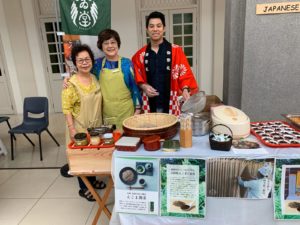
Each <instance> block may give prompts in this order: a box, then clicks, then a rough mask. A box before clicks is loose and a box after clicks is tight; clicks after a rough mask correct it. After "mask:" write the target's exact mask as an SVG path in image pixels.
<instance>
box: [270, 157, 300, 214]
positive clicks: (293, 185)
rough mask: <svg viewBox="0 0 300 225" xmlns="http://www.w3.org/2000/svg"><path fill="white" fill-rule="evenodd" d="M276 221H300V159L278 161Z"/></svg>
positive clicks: (276, 172)
mask: <svg viewBox="0 0 300 225" xmlns="http://www.w3.org/2000/svg"><path fill="white" fill-rule="evenodd" d="M274 209H275V219H280V220H295V219H300V159H277V160H276V171H275V187H274Z"/></svg>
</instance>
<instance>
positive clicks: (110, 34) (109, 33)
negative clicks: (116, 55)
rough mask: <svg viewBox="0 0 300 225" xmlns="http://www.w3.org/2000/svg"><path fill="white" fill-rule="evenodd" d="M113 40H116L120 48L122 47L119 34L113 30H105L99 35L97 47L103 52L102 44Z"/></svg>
mask: <svg viewBox="0 0 300 225" xmlns="http://www.w3.org/2000/svg"><path fill="white" fill-rule="evenodd" d="M111 38H114V39H116V41H117V43H118V48H120V46H121V39H120V35H119V34H118V32H117V31H115V30H112V29H105V30H102V31H101V32H100V33H99V34H98V41H97V47H98V48H99V49H100V50H101V51H102V44H103V42H104V41H107V40H109V39H111Z"/></svg>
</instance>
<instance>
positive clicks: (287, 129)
mask: <svg viewBox="0 0 300 225" xmlns="http://www.w3.org/2000/svg"><path fill="white" fill-rule="evenodd" d="M251 132H252V133H253V134H254V135H255V136H257V137H258V138H260V139H261V141H262V142H263V143H264V144H266V145H269V146H271V147H284V146H291V145H292V146H294V147H298V146H299V147H300V145H299V144H300V135H299V133H300V132H299V131H298V130H296V129H294V128H293V127H291V126H290V125H288V124H287V123H285V122H283V121H266V122H257V123H251Z"/></svg>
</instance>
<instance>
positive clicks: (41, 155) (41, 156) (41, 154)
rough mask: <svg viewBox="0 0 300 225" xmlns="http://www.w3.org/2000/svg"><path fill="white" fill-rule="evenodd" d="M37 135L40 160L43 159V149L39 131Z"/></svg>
mask: <svg viewBox="0 0 300 225" xmlns="http://www.w3.org/2000/svg"><path fill="white" fill-rule="evenodd" d="M38 135H39V144H40V160H41V161H43V150H42V142H41V133H39V134H38Z"/></svg>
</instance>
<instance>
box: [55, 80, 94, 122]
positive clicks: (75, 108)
mask: <svg viewBox="0 0 300 225" xmlns="http://www.w3.org/2000/svg"><path fill="white" fill-rule="evenodd" d="M70 80H72V82H73V83H76V84H77V86H78V87H79V88H80V89H81V91H82V92H83V93H85V94H88V93H90V92H93V91H94V90H95V89H96V84H95V80H96V79H92V83H91V84H90V85H88V86H85V85H82V84H81V83H80V82H79V81H78V79H77V76H76V75H73V76H72V77H71V78H70ZM96 82H98V81H96ZM68 85H69V86H68V88H66V89H63V90H62V94H61V98H62V99H61V100H62V101H61V102H62V111H63V113H64V114H70V113H71V114H72V116H73V117H76V116H77V115H78V114H79V111H80V95H79V93H78V92H77V90H76V88H75V87H74V85H72V84H71V83H70V82H68Z"/></svg>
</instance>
